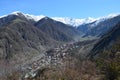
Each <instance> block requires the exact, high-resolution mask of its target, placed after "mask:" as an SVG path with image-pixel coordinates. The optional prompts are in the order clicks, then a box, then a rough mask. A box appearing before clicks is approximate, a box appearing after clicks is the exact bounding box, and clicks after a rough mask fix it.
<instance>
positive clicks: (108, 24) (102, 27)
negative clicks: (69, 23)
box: [77, 15, 120, 37]
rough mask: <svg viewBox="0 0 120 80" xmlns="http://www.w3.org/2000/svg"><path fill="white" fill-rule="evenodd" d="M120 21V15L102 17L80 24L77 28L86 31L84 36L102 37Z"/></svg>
mask: <svg viewBox="0 0 120 80" xmlns="http://www.w3.org/2000/svg"><path fill="white" fill-rule="evenodd" d="M119 21H120V15H114V16H109V17H107V18H101V19H99V20H96V21H94V22H92V23H88V24H83V25H80V26H78V27H77V29H78V30H79V31H81V32H83V33H84V37H87V36H97V37H100V36H102V35H103V34H105V33H106V32H107V31H109V30H110V29H111V28H112V27H114V26H115V25H116V24H117V23H118V22H119Z"/></svg>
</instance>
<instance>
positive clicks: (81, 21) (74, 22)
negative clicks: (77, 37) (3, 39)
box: [0, 11, 120, 27]
mask: <svg viewBox="0 0 120 80" xmlns="http://www.w3.org/2000/svg"><path fill="white" fill-rule="evenodd" d="M11 14H12V15H13V14H14V15H18V16H19V15H21V16H24V17H26V18H27V19H33V20H34V21H38V20H40V19H42V18H44V17H46V16H44V15H31V14H25V13H23V12H20V11H15V12H12V13H11ZM118 15H120V13H116V14H109V15H108V16H103V17H99V18H91V17H88V18H84V19H76V18H69V17H50V18H52V19H53V20H56V21H60V22H63V23H64V24H67V25H72V26H74V27H78V26H79V25H83V24H87V23H92V22H94V21H96V22H95V25H97V24H98V23H99V22H101V21H104V20H106V19H109V18H113V17H115V16H118ZM5 16H7V15H4V16H1V17H0V18H2V17H5Z"/></svg>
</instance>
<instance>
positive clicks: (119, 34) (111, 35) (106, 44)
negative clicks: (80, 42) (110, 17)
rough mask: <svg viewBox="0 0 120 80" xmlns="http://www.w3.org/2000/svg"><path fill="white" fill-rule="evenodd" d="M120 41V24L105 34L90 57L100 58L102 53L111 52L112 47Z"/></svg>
mask: <svg viewBox="0 0 120 80" xmlns="http://www.w3.org/2000/svg"><path fill="white" fill-rule="evenodd" d="M119 39H120V22H119V23H118V24H117V25H116V26H114V27H113V28H112V29H111V30H110V31H109V32H108V33H106V34H104V35H103V36H102V37H101V39H100V40H98V42H97V43H96V44H95V46H94V48H93V49H92V50H91V52H90V54H89V56H91V57H95V56H98V55H99V53H100V52H103V51H104V50H109V49H111V47H112V46H113V45H114V44H116V43H117V42H119Z"/></svg>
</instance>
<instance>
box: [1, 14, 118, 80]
mask: <svg viewBox="0 0 120 80" xmlns="http://www.w3.org/2000/svg"><path fill="white" fill-rule="evenodd" d="M36 17H38V16H36ZM36 17H35V16H31V15H28V14H24V13H22V12H14V13H11V14H9V15H7V16H4V17H2V18H0V80H119V79H120V74H119V70H120V65H119V60H120V58H119V56H120V55H119V52H120V43H119V41H120V15H118V14H117V15H114V16H109V17H104V18H99V19H94V20H93V19H90V20H86V22H85V20H83V22H81V23H79V25H77V26H76V24H78V22H79V21H81V20H80V19H79V20H78V19H76V20H78V21H76V22H75V20H74V19H68V20H67V21H70V20H73V21H70V22H73V23H71V24H69V23H68V22H67V21H65V22H63V21H64V18H62V20H61V18H59V19H58V18H50V17H47V16H45V17H42V18H41V17H40V16H39V19H38V18H37V20H35V19H36ZM57 19H58V20H57ZM59 20H61V21H59ZM65 20H66V19H65ZM66 22H67V23H66ZM72 24H73V25H72ZM116 55H117V56H116ZM114 63H115V64H114ZM106 64H107V65H106ZM109 64H110V65H109ZM112 73H114V74H112ZM110 76H112V77H110Z"/></svg>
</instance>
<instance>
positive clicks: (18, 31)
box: [0, 18, 56, 59]
mask: <svg viewBox="0 0 120 80" xmlns="http://www.w3.org/2000/svg"><path fill="white" fill-rule="evenodd" d="M53 41H54V40H52V39H51V38H50V37H49V36H47V35H45V34H44V33H43V32H42V31H40V30H39V29H37V28H36V27H34V26H33V25H32V24H30V23H28V22H26V21H24V20H22V19H19V18H17V19H15V20H13V21H11V23H9V24H8V25H6V26H4V27H2V28H0V59H14V58H15V59H19V58H20V57H21V58H22V59H23V58H24V57H26V56H28V55H34V54H40V53H41V52H42V51H43V50H45V49H47V48H49V47H52V46H54V45H55V43H56V42H55V41H54V44H53ZM25 55H26V56H25ZM18 56H19V58H18ZM26 58H27V57H26Z"/></svg>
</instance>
